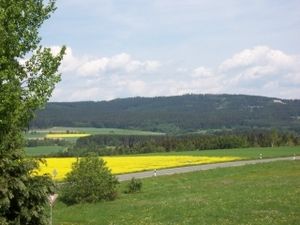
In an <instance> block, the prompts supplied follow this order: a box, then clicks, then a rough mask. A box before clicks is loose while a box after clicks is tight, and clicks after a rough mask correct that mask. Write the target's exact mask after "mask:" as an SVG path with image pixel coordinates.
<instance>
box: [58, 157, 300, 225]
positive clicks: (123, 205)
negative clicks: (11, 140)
mask: <svg viewBox="0 0 300 225" xmlns="http://www.w3.org/2000/svg"><path fill="white" fill-rule="evenodd" d="M125 185H126V183H122V184H121V186H120V193H121V194H120V195H119V197H118V199H117V200H115V201H113V202H100V203H97V204H82V205H75V206H69V207H68V206H66V205H64V204H63V203H61V202H57V204H56V205H55V207H54V212H53V216H54V224H56V225H71V224H74V225H75V224H76V225H113V224H114V225H143V224H144V225H162V224H163V225H184V224H190V225H196V224H205V225H211V224H216V225H217V224H218V225H219V224H222V225H232V224H237V225H241V224H253V225H254V224H256V225H262V224H263V225H275V224H276V225H277V224H282V225H283V224H285V225H286V224H289V225H296V224H299V221H300V214H299V212H300V204H299V202H300V188H299V187H300V162H299V161H282V162H274V163H266V164H258V165H247V166H242V167H235V168H223V169H214V170H209V171H202V172H194V173H187V174H180V175H172V176H165V177H155V178H150V179H144V180H143V190H142V192H141V193H138V194H128V195H126V194H122V190H124V186H125Z"/></svg>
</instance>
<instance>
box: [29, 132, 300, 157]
mask: <svg viewBox="0 0 300 225" xmlns="http://www.w3.org/2000/svg"><path fill="white" fill-rule="evenodd" d="M31 144H32V143H31ZM299 144H300V137H299V136H297V135H295V134H292V133H286V132H284V133H283V132H279V131H277V130H270V131H269V130H252V131H239V132H216V133H214V134H185V135H161V136H158V135H155V136H146V135H92V136H88V137H81V138H79V139H78V140H77V141H76V143H75V145H73V146H69V148H68V150H67V151H64V152H58V153H53V154H52V155H51V156H58V157H59V156H87V155H89V154H91V153H93V154H96V155H99V156H105V155H127V154H140V153H152V152H174V151H180V152H182V151H196V150H209V149H232V148H248V147H275V146H296V145H299Z"/></svg>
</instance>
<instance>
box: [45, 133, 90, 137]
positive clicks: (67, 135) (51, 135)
mask: <svg viewBox="0 0 300 225" xmlns="http://www.w3.org/2000/svg"><path fill="white" fill-rule="evenodd" d="M86 136H90V134H67V133H61V134H47V135H46V138H79V137H86Z"/></svg>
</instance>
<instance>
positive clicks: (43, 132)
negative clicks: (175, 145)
mask: <svg viewBox="0 0 300 225" xmlns="http://www.w3.org/2000/svg"><path fill="white" fill-rule="evenodd" d="M67 131H69V132H77V133H81V134H89V135H95V134H103V135H164V133H159V132H150V131H141V130H130V129H117V128H91V127H53V128H49V129H37V130H30V131H29V132H28V133H26V134H25V137H26V138H27V139H30V138H32V139H35V138H44V137H46V136H47V134H49V133H50V132H52V133H55V134H57V133H61V134H66V133H67ZM55 138H59V137H58V136H57V135H56V136H55ZM62 138H66V139H68V138H73V137H71V136H70V137H66V136H64V135H62Z"/></svg>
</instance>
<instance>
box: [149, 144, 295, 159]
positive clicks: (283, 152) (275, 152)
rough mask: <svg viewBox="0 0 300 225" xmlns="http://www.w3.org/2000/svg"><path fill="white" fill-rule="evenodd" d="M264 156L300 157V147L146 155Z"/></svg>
mask: <svg viewBox="0 0 300 225" xmlns="http://www.w3.org/2000/svg"><path fill="white" fill-rule="evenodd" d="M260 154H262V157H263V158H273V157H285V156H291V157H292V156H293V155H294V154H295V155H300V146H293V147H289V146H281V147H273V148H271V147H267V148H262V147H257V148H234V149H216V150H201V151H182V152H167V153H165V152H163V153H149V154H143V156H145V155H160V156H161V155H187V156H191V155H193V156H236V157H242V158H245V159H258V158H259V157H260Z"/></svg>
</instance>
